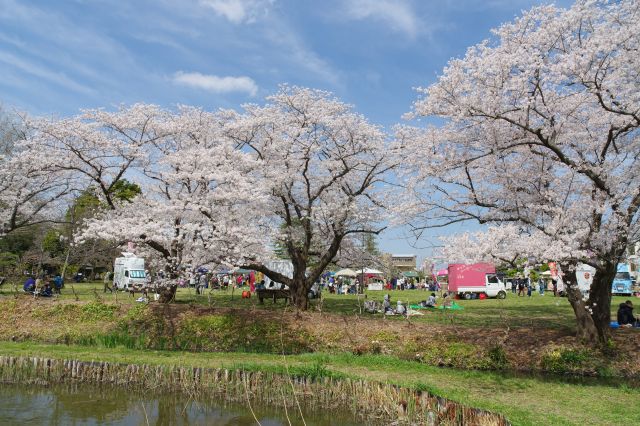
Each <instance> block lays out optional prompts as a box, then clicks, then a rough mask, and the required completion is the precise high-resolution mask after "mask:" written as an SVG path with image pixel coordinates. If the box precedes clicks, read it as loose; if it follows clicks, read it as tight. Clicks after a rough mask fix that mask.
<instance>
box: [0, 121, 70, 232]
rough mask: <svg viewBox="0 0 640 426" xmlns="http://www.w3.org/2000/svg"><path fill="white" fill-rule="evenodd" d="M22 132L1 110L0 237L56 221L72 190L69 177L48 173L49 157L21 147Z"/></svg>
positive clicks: (57, 173)
mask: <svg viewBox="0 0 640 426" xmlns="http://www.w3.org/2000/svg"><path fill="white" fill-rule="evenodd" d="M25 132H26V129H25V128H24V127H23V126H22V125H21V121H20V120H19V118H18V117H17V116H16V117H13V116H10V115H8V114H5V113H4V112H3V111H2V110H0V237H1V236H3V235H6V234H8V233H10V232H13V231H15V230H17V229H20V228H24V227H27V226H31V225H34V224H38V223H42V222H46V221H53V220H55V219H56V218H57V216H59V215H60V214H61V213H62V212H64V208H65V205H66V202H67V201H68V198H69V196H70V195H71V194H72V193H73V189H74V185H73V179H72V177H71V176H70V174H68V173H65V172H60V171H59V172H56V173H50V172H49V171H48V170H47V169H48V165H49V164H50V157H47V156H40V155H38V153H35V152H33V151H30V150H29V149H26V148H25V147H24V146H23V141H24V139H25V137H26V133H25Z"/></svg>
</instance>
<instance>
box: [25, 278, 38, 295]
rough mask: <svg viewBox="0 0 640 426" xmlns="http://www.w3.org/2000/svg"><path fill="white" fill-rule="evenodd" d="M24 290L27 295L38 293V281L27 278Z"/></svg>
mask: <svg viewBox="0 0 640 426" xmlns="http://www.w3.org/2000/svg"><path fill="white" fill-rule="evenodd" d="M22 289H23V290H24V292H25V293H33V292H34V291H36V280H34V279H33V277H29V278H27V280H26V281H25V282H24V286H22Z"/></svg>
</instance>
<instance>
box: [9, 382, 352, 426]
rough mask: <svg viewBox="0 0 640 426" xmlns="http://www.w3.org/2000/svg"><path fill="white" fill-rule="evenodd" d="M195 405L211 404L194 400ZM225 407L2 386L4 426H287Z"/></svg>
mask: <svg viewBox="0 0 640 426" xmlns="http://www.w3.org/2000/svg"><path fill="white" fill-rule="evenodd" d="M195 398H196V400H202V401H204V400H208V398H205V397H204V396H202V398H200V397H198V396H196V397H195ZM252 408H253V411H254V413H255V417H254V415H253V414H252V413H251V410H249V408H248V406H246V405H240V404H227V403H225V402H223V401H215V400H213V401H210V400H208V401H207V402H206V403H203V402H198V401H194V400H193V399H192V398H189V397H188V396H186V395H184V394H178V393H164V394H154V393H149V392H147V393H144V394H143V393H138V392H131V391H128V390H127V389H124V388H118V387H104V386H102V387H97V386H88V385H54V386H47V387H43V386H32V385H29V386H26V385H7V384H0V425H4V426H8V425H21V426H31V425H48V426H54V425H74V426H80V425H82V426H91V425H127V426H128V425H132V426H133V425H136V426H137V425H147V424H149V425H156V426H161V425H162V426H163V425H166V426H169V425H171V426H174V425H175V426H179V425H234V426H244V425H255V424H257V422H256V418H257V420H258V421H259V422H260V423H261V424H262V425H264V426H279V425H288V424H289V421H288V420H287V413H285V410H284V409H283V408H273V407H266V406H261V405H256V404H252ZM288 416H289V419H290V420H291V424H294V425H296V424H302V423H303V422H302V418H301V417H304V421H305V422H306V424H307V425H316V426H329V425H357V424H360V422H358V421H357V419H356V418H355V417H354V415H353V414H351V413H349V412H347V411H340V410H335V408H331V409H327V410H324V411H307V412H305V411H304V410H303V413H302V416H301V415H300V413H299V412H295V411H293V410H291V409H290V410H289V413H288Z"/></svg>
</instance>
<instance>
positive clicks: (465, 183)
mask: <svg viewBox="0 0 640 426" xmlns="http://www.w3.org/2000/svg"><path fill="white" fill-rule="evenodd" d="M639 18H640V3H638V2H637V1H633V0H628V1H627V0H622V1H619V2H604V1H586V0H585V1H582V0H581V1H578V2H577V3H576V4H575V5H574V6H572V7H571V8H570V9H561V8H556V7H554V6H542V7H536V8H533V9H531V10H530V11H528V12H525V13H524V14H523V15H522V16H521V17H520V18H518V19H516V20H515V21H514V22H512V23H508V24H505V25H503V26H501V27H500V28H498V29H497V30H495V31H494V37H493V38H492V39H491V40H487V41H484V42H482V43H480V44H479V45H476V46H473V47H471V48H469V50H468V51H467V53H466V55H465V56H464V58H462V59H453V60H451V61H450V62H449V64H448V66H447V67H446V68H445V69H444V72H443V75H442V76H441V77H440V78H439V79H438V81H437V82H436V83H435V84H433V85H431V86H430V87H428V88H425V89H419V91H420V93H421V94H422V95H423V96H422V97H421V98H420V99H418V100H417V101H416V102H415V104H414V110H413V112H412V114H411V116H412V117H414V118H417V117H437V118H438V119H439V120H441V121H440V122H441V123H442V125H439V126H437V127H436V126H432V127H428V128H426V129H416V128H409V127H405V128H401V129H399V131H398V135H399V138H400V139H403V140H405V141H410V143H409V145H410V146H409V147H408V148H407V149H408V150H409V151H412V150H413V151H412V152H411V153H410V154H409V155H408V158H410V159H415V160H416V161H415V163H414V166H415V167H413V168H412V173H413V174H412V175H411V176H410V177H409V178H408V179H409V184H408V187H409V190H410V193H412V194H413V195H415V197H413V201H412V203H410V205H407V206H405V207H404V208H405V211H407V212H410V213H411V214H414V215H416V217H418V218H419V219H416V220H415V221H414V225H415V226H416V227H417V228H424V227H444V226H448V225H451V224H454V223H458V224H460V223H463V222H468V221H475V222H479V223H483V224H514V225H515V226H516V227H517V229H519V230H521V231H519V232H520V234H522V232H524V233H525V234H527V235H531V236H532V237H531V238H527V239H526V244H527V246H526V247H522V246H521V247H519V248H517V250H520V251H522V252H523V254H525V253H536V252H539V253H540V254H544V253H545V252H546V255H553V256H554V257H555V260H558V261H560V262H567V263H571V262H575V261H578V260H579V261H582V262H585V263H588V264H590V265H591V266H593V267H594V268H596V273H595V277H594V280H593V284H592V286H591V291H590V296H589V300H588V301H587V306H588V307H589V309H592V314H590V315H587V316H584V315H582V313H581V312H578V311H579V309H578V308H580V307H579V306H578V307H576V303H578V302H577V301H576V300H573V299H574V298H571V299H572V300H571V302H572V304H573V305H574V311H576V315H577V317H578V320H579V321H578V335H579V336H580V337H582V338H584V339H586V340H589V341H592V342H606V340H607V338H608V335H609V321H610V302H611V283H612V280H613V277H614V276H615V273H616V265H617V263H618V262H619V261H620V259H621V257H622V256H623V254H624V251H625V248H626V246H627V244H629V243H632V242H634V241H636V240H637V237H638V230H639V228H638V208H639V207H640V179H639V173H640V168H639V165H640V164H638V161H639V160H638V158H639V155H640V138H639V131H638V128H639V126H640V78H639V77H638V76H639V75H638V70H640V55H638V52H639V49H640V19H639ZM512 231H513V228H505V232H506V233H509V232H512ZM497 236H498V234H497V233H495V232H494V233H493V235H492V233H491V232H490V233H488V234H485V236H484V237H481V238H480V239H483V238H485V239H486V240H485V242H486V243H487V244H493V243H497V240H496V239H495V238H494V237H497ZM554 242H559V243H561V246H562V247H561V250H560V249H558V250H551V249H549V250H547V249H548V245H549V244H553V243H554ZM458 247H460V245H458ZM514 248H516V247H515V246H514V245H511V247H510V248H508V249H507V250H506V251H510V252H511V254H513V253H514V252H516V251H517V250H511V249H514ZM554 251H555V253H550V252H554ZM570 296H571V295H570Z"/></svg>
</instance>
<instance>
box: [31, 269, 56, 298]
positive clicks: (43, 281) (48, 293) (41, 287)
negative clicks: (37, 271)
mask: <svg viewBox="0 0 640 426" xmlns="http://www.w3.org/2000/svg"><path fill="white" fill-rule="evenodd" d="M62 287H64V280H63V279H62V276H60V274H57V275H56V276H55V277H54V278H53V280H52V279H51V277H49V276H48V275H40V276H38V277H37V278H34V277H33V276H29V277H28V278H27V279H26V280H25V282H24V284H23V286H22V289H23V291H24V292H25V293H29V294H33V295H34V296H40V297H52V296H53V295H54V294H61V291H60V290H62Z"/></svg>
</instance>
